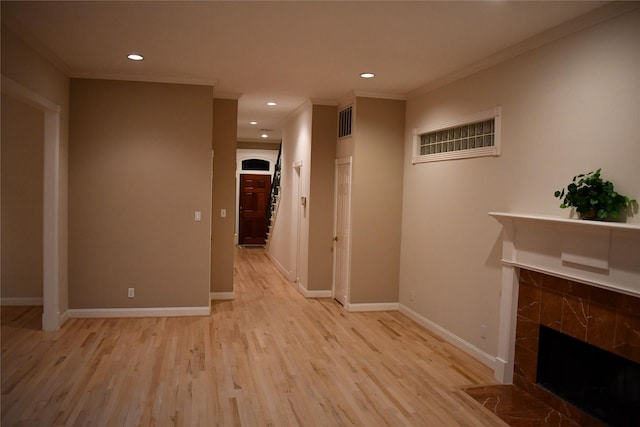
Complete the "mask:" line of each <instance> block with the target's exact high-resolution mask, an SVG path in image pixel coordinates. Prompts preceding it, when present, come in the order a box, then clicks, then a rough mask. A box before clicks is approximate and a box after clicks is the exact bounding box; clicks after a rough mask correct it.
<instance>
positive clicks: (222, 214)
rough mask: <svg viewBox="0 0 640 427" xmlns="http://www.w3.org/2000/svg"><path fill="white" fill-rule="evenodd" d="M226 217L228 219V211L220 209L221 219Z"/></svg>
mask: <svg viewBox="0 0 640 427" xmlns="http://www.w3.org/2000/svg"><path fill="white" fill-rule="evenodd" d="M226 217H227V210H226V209H220V218H226Z"/></svg>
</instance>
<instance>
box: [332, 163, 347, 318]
mask: <svg viewBox="0 0 640 427" xmlns="http://www.w3.org/2000/svg"><path fill="white" fill-rule="evenodd" d="M335 199H336V213H335V233H334V238H333V240H334V251H333V253H334V257H335V259H334V263H333V265H334V271H333V297H334V298H335V299H336V300H337V301H338V302H339V303H340V304H342V305H344V306H346V305H347V304H348V303H349V281H350V276H351V273H350V267H351V260H350V245H349V238H350V231H349V229H350V226H351V158H350V157H349V158H348V159H341V160H338V161H336V192H335Z"/></svg>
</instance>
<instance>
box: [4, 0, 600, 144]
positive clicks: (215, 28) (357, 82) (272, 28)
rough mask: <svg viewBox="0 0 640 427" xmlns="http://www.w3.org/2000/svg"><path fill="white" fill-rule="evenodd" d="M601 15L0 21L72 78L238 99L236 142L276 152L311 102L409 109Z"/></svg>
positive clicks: (459, 8)
mask: <svg viewBox="0 0 640 427" xmlns="http://www.w3.org/2000/svg"><path fill="white" fill-rule="evenodd" d="M603 4H604V2H594V1H568V2H564V1H548V2H547V1H545V2H542V1H533V2H528V1H472V2H460V1H447V2H436V1H426V2H422V1H410V2H403V1H375V2H368V1H350V2H348V1H319V2H314V1H285V2H271V1H258V2H253V1H229V2H222V1H176V2H169V1H139V2H129V1H117V2H115V1H114V2H98V1H67V2H50V1H46V2H41V1H38V2H25V1H20V2H13V1H5V0H3V1H2V20H3V22H5V23H6V24H7V25H8V26H9V27H11V28H12V29H13V30H14V31H16V32H17V33H18V34H19V35H21V36H22V37H23V38H25V40H27V41H29V42H30V43H31V44H32V45H34V46H35V47H37V48H38V49H39V50H40V51H41V52H42V53H44V54H46V55H47V56H48V57H49V58H53V59H54V60H55V61H56V62H57V63H58V64H61V65H62V66H63V67H64V68H66V70H67V71H68V72H69V74H70V75H71V76H72V77H87V78H107V79H127V80H144V81H162V82H179V83H193V84H207V85H212V86H214V87H215V94H216V96H218V97H234V98H237V99H238V138H239V140H243V141H267V142H277V141H279V140H280V130H279V128H280V127H281V126H282V123H283V122H284V121H285V120H286V118H287V117H288V116H289V115H290V114H291V113H292V112H293V111H295V110H296V108H298V107H299V106H300V105H302V104H304V103H305V102H306V101H307V100H309V99H311V100H313V101H314V102H319V103H328V104H333V105H336V104H337V102H338V100H339V99H340V98H343V97H345V96H346V95H349V94H350V93H352V92H354V91H355V92H356V93H364V94H371V95H373V94H375V95H379V96H388V97H394V98H395V97H397V98H401V99H402V98H406V97H407V96H408V95H410V94H411V93H412V92H414V93H415V91H416V90H419V89H420V88H423V87H425V86H427V85H430V84H433V82H436V81H439V80H442V79H443V78H445V77H446V76H449V75H451V74H452V73H456V72H460V71H461V70H464V69H468V68H469V67H471V66H473V65H474V64H478V63H479V62H481V61H483V60H484V59H485V58H487V57H490V56H492V55H495V54H497V53H498V52H501V51H505V49H508V48H509V47H511V46H514V45H516V44H519V43H521V42H523V41H524V40H527V39H529V38H531V37H533V36H535V35H537V34H539V33H541V32H543V31H546V30H548V29H551V28H553V27H556V26H558V25H560V24H562V23H564V22H566V21H569V20H571V19H573V18H575V17H578V16H580V15H583V14H585V13H587V12H589V11H591V10H593V9H596V8H598V7H600V6H602V5H603ZM132 52H136V53H140V54H142V55H144V58H145V59H144V61H140V62H134V61H130V60H128V59H127V58H126V56H127V54H129V53H132ZM362 72H373V73H375V75H376V77H375V78H373V79H362V78H360V77H359V75H360V73H362ZM267 101H275V102H277V104H278V105H277V106H275V107H267V106H266V105H265V104H266V102H267ZM252 120H255V121H257V122H258V124H257V125H250V124H249V122H250V121H252ZM262 129H268V131H266V132H264V131H262ZM262 133H267V134H268V135H269V138H261V137H260V135H261V134H262Z"/></svg>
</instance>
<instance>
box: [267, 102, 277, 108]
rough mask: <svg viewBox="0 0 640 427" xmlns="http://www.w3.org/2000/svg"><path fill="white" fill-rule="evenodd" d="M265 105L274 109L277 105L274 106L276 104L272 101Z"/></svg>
mask: <svg viewBox="0 0 640 427" xmlns="http://www.w3.org/2000/svg"><path fill="white" fill-rule="evenodd" d="M267 105H268V106H269V107H275V106H276V105H278V104H276V103H275V102H273V101H269V102H267Z"/></svg>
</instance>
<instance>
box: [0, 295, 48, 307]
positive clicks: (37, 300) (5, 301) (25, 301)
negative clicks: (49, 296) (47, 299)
mask: <svg viewBox="0 0 640 427" xmlns="http://www.w3.org/2000/svg"><path fill="white" fill-rule="evenodd" d="M0 304H2V305H15V306H18V305H25V306H26V305H42V304H43V303H42V297H22V298H2V299H0Z"/></svg>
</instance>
